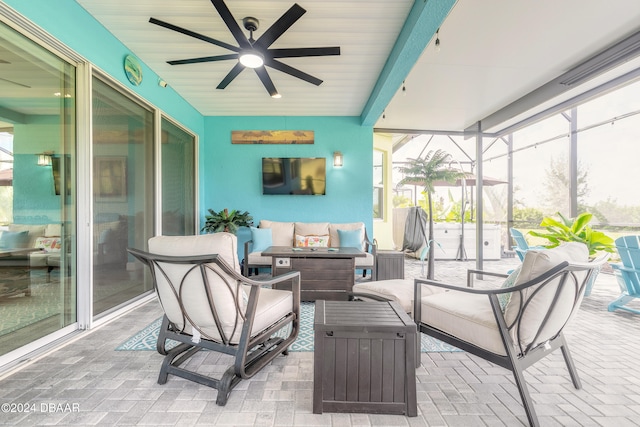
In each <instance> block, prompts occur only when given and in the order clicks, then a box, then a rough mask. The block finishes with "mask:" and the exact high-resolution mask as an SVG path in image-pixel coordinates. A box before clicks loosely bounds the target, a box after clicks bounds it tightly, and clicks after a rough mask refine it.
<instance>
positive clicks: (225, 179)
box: [200, 117, 373, 237]
mask: <svg viewBox="0 0 640 427" xmlns="http://www.w3.org/2000/svg"><path fill="white" fill-rule="evenodd" d="M232 130H312V131H314V132H315V143H314V144H300V145H288V144H235V145H233V144H231V131H232ZM205 134H206V135H207V143H206V144H204V145H203V146H202V147H201V152H200V156H201V159H200V160H201V164H202V165H203V166H202V167H203V169H202V171H201V180H200V186H201V189H200V190H201V193H202V194H203V195H204V197H203V199H202V201H201V208H202V209H201V210H202V212H203V217H202V219H201V221H202V222H204V214H205V213H206V211H207V209H209V208H211V209H213V210H215V211H219V210H222V209H224V208H227V209H230V210H231V209H237V210H243V211H244V210H246V211H249V213H250V214H251V215H253V217H254V219H255V222H256V225H257V223H258V222H259V221H260V220H261V219H268V220H273V221H303V222H322V221H329V222H354V221H362V222H364V223H365V224H366V227H367V232H368V233H369V237H373V236H372V232H373V228H372V227H373V219H372V217H373V215H372V210H373V206H372V204H373V202H372V194H373V184H372V173H373V172H372V171H373V128H371V127H363V126H360V118H359V117H207V118H205ZM334 151H341V152H342V154H343V155H344V166H343V167H341V168H334V167H333V152H334ZM263 157H325V158H326V159H327V190H326V195H324V196H301V195H296V196H294V195H263V194H262V158H263Z"/></svg>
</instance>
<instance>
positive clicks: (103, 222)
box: [92, 77, 154, 316]
mask: <svg viewBox="0 0 640 427" xmlns="http://www.w3.org/2000/svg"><path fill="white" fill-rule="evenodd" d="M92 111H93V123H92V124H93V215H94V217H93V236H92V237H93V314H94V316H95V315H98V314H101V313H105V312H108V311H109V310H111V309H114V308H116V307H118V306H119V305H120V304H123V303H125V302H127V301H129V300H131V299H133V298H135V297H137V296H140V295H142V294H144V293H146V292H147V291H150V290H151V285H150V283H149V281H148V280H142V269H140V268H138V267H139V266H138V265H136V263H134V262H133V261H132V260H129V257H128V253H127V247H134V248H138V249H146V242H147V240H148V239H149V237H151V236H152V235H153V213H154V209H153V206H154V205H153V203H154V197H153V194H154V186H153V182H154V180H153V177H154V168H153V112H152V111H151V110H150V109H148V108H145V107H143V106H141V105H140V104H138V103H136V102H135V101H133V100H132V99H130V98H128V97H126V96H125V95H123V94H122V93H120V92H118V91H117V90H115V89H114V88H113V87H111V86H109V85H108V84H106V83H105V82H103V81H102V80H100V79H99V78H97V77H94V78H93V93H92Z"/></svg>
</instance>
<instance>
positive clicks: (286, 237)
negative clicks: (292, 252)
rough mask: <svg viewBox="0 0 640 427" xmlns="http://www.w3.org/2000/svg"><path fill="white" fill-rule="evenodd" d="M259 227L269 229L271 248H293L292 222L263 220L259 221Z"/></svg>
mask: <svg viewBox="0 0 640 427" xmlns="http://www.w3.org/2000/svg"><path fill="white" fill-rule="evenodd" d="M259 227H260V228H270V229H271V232H272V233H271V239H272V242H273V246H290V247H293V230H294V223H293V222H277V221H269V220H266V219H263V220H261V221H260V225H259Z"/></svg>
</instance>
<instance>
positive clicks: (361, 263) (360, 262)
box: [355, 252, 375, 268]
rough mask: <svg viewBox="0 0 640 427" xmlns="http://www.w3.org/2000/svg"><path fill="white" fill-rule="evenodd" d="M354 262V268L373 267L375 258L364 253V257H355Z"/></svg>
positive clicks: (370, 254) (368, 253)
mask: <svg viewBox="0 0 640 427" xmlns="http://www.w3.org/2000/svg"><path fill="white" fill-rule="evenodd" d="M355 260H356V268H362V267H373V264H374V261H375V257H374V256H373V254H372V253H370V252H365V253H364V256H357V257H356V258H355Z"/></svg>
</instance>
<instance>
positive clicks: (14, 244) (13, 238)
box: [0, 231, 29, 249]
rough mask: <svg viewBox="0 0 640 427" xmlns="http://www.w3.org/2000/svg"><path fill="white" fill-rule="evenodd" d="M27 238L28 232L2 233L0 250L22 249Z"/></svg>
mask: <svg viewBox="0 0 640 427" xmlns="http://www.w3.org/2000/svg"><path fill="white" fill-rule="evenodd" d="M28 237H29V232H28V231H3V232H2V236H0V249H16V248H24V247H25V245H26V244H27V241H28Z"/></svg>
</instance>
